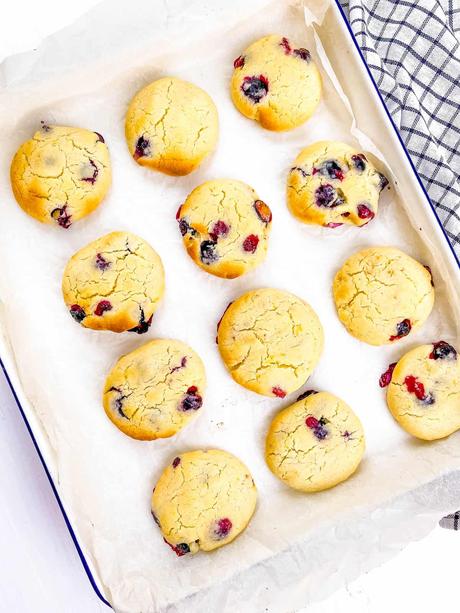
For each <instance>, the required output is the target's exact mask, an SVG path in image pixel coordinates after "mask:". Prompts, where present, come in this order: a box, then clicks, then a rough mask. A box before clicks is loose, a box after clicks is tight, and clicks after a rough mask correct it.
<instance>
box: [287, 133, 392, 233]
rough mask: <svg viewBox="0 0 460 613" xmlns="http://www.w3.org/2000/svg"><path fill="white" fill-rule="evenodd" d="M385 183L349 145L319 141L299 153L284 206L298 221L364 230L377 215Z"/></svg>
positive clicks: (365, 159)
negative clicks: (348, 226)
mask: <svg viewBox="0 0 460 613" xmlns="http://www.w3.org/2000/svg"><path fill="white" fill-rule="evenodd" d="M387 185H388V179H387V178H386V177H385V176H384V175H383V174H381V173H380V172H378V171H377V170H376V168H375V167H374V166H373V164H372V163H371V162H370V161H369V159H368V158H367V157H366V155H365V154H364V153H362V152H360V151H358V150H356V149H354V148H353V147H350V146H349V145H346V144H344V143H338V142H333V141H320V142H317V143H314V144H312V145H310V146H309V147H307V148H306V149H303V151H301V152H300V154H299V155H298V156H297V158H296V160H295V162H294V165H293V167H292V168H291V170H290V172H289V175H288V182H287V202H288V206H289V209H290V211H291V212H292V214H293V215H295V217H297V218H298V219H300V221H302V222H304V223H307V224H316V225H320V226H326V227H328V228H336V227H337V226H340V225H342V224H351V225H355V226H364V225H365V224H367V223H369V221H371V220H372V219H373V218H374V217H375V216H376V214H377V209H378V203H379V197H380V192H381V191H382V190H383V189H384V188H385V187H386V186H387Z"/></svg>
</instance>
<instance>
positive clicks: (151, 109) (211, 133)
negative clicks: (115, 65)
mask: <svg viewBox="0 0 460 613" xmlns="http://www.w3.org/2000/svg"><path fill="white" fill-rule="evenodd" d="M218 132H219V125H218V117H217V109H216V107H215V104H214V102H213V101H212V100H211V98H210V97H209V96H208V94H207V93H206V92H205V91H203V90H202V89H201V88H200V87H197V86H196V85H193V83H189V82H188V81H182V80H180V79H175V78H173V77H165V78H163V79H158V81H154V82H153V83H150V85H147V86H146V87H144V88H143V89H141V90H140V91H139V92H138V93H137V94H136V95H135V96H134V98H133V99H132V100H131V102H130V104H129V107H128V111H127V113H126V122H125V134H126V140H127V143H128V148H129V151H130V153H131V155H132V156H133V158H134V159H135V160H136V162H137V163H138V164H140V165H141V166H147V167H148V168H153V169H155V170H159V171H161V172H164V173H165V174H167V175H187V174H189V173H190V172H192V170H195V168H197V167H198V166H199V165H200V164H201V162H202V161H203V160H204V158H205V157H206V156H207V155H209V154H210V153H211V152H212V151H213V150H214V148H215V146H216V143H217V136H218Z"/></svg>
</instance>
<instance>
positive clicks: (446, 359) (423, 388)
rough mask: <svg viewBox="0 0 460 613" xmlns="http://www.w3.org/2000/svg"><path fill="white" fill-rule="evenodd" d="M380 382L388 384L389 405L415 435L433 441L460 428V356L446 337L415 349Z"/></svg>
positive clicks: (397, 417) (403, 426) (404, 356)
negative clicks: (444, 339)
mask: <svg viewBox="0 0 460 613" xmlns="http://www.w3.org/2000/svg"><path fill="white" fill-rule="evenodd" d="M380 385H381V387H385V386H386V385H388V390H387V404H388V408H389V409H390V412H391V414H392V415H393V417H394V418H395V420H396V421H397V422H398V423H399V425H400V426H401V427H402V428H404V430H406V432H408V433H409V434H411V435H412V436H415V437H417V438H420V439H423V440H425V441H433V440H437V439H440V438H444V437H446V436H449V435H450V434H452V433H453V432H455V431H456V430H459V429H460V358H459V357H458V354H457V351H456V349H455V348H454V347H453V346H452V345H450V344H449V343H447V342H446V341H442V340H441V341H437V342H435V343H432V344H431V345H422V346H419V347H416V348H415V349H412V350H411V351H409V352H408V353H406V354H405V355H403V356H402V358H400V360H399V361H398V362H397V363H396V364H392V365H391V367H390V368H389V369H388V370H387V372H386V373H384V375H382V377H381V378H380Z"/></svg>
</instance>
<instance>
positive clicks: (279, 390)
mask: <svg viewBox="0 0 460 613" xmlns="http://www.w3.org/2000/svg"><path fill="white" fill-rule="evenodd" d="M272 394H274V395H275V396H277V398H284V397H285V396H286V392H285V391H284V390H283V389H282V388H281V387H278V386H276V387H272Z"/></svg>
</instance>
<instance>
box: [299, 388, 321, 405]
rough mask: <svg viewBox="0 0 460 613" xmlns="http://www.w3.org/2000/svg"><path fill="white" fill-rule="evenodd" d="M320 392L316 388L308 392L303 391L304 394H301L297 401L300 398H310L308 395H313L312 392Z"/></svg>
mask: <svg viewBox="0 0 460 613" xmlns="http://www.w3.org/2000/svg"><path fill="white" fill-rule="evenodd" d="M317 393H318V392H317V391H316V390H307V391H306V392H303V394H300V396H299V397H298V398H297V402H298V401H299V400H303V399H304V398H308V396H311V395H312V394H317Z"/></svg>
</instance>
